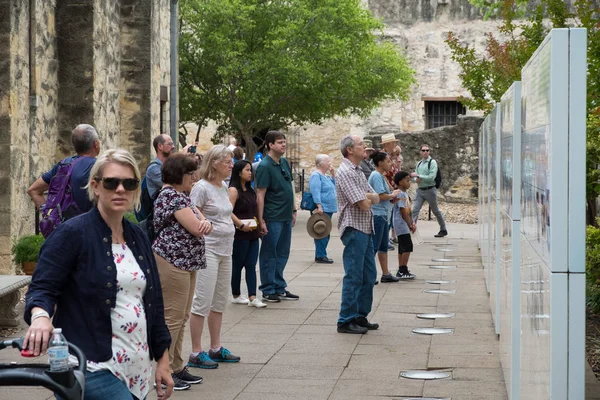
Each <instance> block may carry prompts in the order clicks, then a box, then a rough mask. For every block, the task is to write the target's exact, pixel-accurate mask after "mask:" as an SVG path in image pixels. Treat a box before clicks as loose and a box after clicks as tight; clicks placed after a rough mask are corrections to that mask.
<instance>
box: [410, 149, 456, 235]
mask: <svg viewBox="0 0 600 400" xmlns="http://www.w3.org/2000/svg"><path fill="white" fill-rule="evenodd" d="M430 153H431V148H430V147H429V145H426V144H424V145H421V160H420V161H419V162H418V164H417V168H415V172H412V173H411V174H410V176H411V177H413V178H417V183H418V184H419V188H418V189H417V195H416V196H415V201H414V203H413V209H412V219H413V221H415V224H416V223H417V221H418V220H419V212H420V211H421V207H422V206H423V202H425V201H427V202H428V203H429V207H431V211H433V214H434V215H435V217H436V218H437V222H438V224H440V231H439V232H438V234H437V235H435V237H444V236H447V235H448V231H447V230H446V221H444V216H443V215H442V212H441V211H440V209H439V207H438V204H437V190H438V189H439V187H440V186H441V184H442V173H441V172H440V170H439V168H438V165H437V162H436V161H435V160H434V159H433V158H431V155H430Z"/></svg>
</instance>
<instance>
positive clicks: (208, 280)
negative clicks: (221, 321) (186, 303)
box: [192, 250, 231, 317]
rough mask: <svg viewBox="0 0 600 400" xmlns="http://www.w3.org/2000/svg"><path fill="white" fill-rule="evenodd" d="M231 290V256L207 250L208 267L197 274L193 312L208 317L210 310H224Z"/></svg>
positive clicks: (219, 311)
mask: <svg viewBox="0 0 600 400" xmlns="http://www.w3.org/2000/svg"><path fill="white" fill-rule="evenodd" d="M230 291H231V256H220V255H217V254H215V253H213V252H211V251H209V250H206V268H205V269H201V270H198V273H197V274H196V290H195V292H194V299H193V300H192V314H195V315H200V316H202V317H206V316H208V313H209V312H210V311H214V312H218V313H222V312H224V311H225V308H226V307H227V303H228V302H229V292H230Z"/></svg>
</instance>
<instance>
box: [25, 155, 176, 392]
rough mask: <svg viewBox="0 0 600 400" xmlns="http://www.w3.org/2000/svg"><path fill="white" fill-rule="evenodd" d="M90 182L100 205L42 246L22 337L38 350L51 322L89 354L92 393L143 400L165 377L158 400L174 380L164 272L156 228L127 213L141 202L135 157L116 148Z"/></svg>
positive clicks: (88, 381)
mask: <svg viewBox="0 0 600 400" xmlns="http://www.w3.org/2000/svg"><path fill="white" fill-rule="evenodd" d="M87 187H88V195H89V198H90V200H91V201H93V202H94V204H95V207H94V208H92V209H91V210H90V211H89V212H87V213H85V214H82V215H79V216H77V217H75V218H71V219H70V220H68V221H66V222H64V223H63V224H61V225H60V226H59V227H58V229H56V230H55V231H54V232H53V233H52V235H50V236H49V237H48V239H46V242H45V243H44V245H43V246H42V249H41V251H40V257H39V262H38V264H37V267H36V269H35V273H34V274H33V278H32V281H31V285H30V286H29V290H28V292H27V296H26V304H25V321H26V322H27V323H29V324H30V325H31V326H30V328H29V330H28V331H27V334H26V335H25V340H24V343H23V345H24V346H27V347H28V348H29V349H30V350H31V351H32V352H33V353H34V355H35V356H38V355H40V352H44V351H46V349H47V345H48V339H49V338H50V336H51V333H52V329H53V328H54V327H57V328H62V331H63V334H64V335H65V337H66V339H67V340H68V341H69V342H70V343H73V344H75V345H76V346H77V347H79V348H80V349H81V350H82V351H83V352H84V353H85V355H86V357H87V359H88V363H87V372H86V375H85V398H86V399H91V400H107V399H144V398H146V395H147V394H148V392H149V391H150V389H151V388H152V385H153V383H154V382H156V384H157V389H156V392H157V398H158V399H159V400H165V399H167V398H168V397H169V396H170V395H171V391H172V388H173V379H172V378H171V375H170V374H169V358H168V348H169V345H170V344H171V337H170V336H169V331H168V329H167V326H166V325H165V319H164V315H163V299H162V294H161V290H160V285H159V281H160V279H159V275H158V271H157V268H156V262H155V261H154V257H153V255H152V250H151V248H150V243H149V241H148V238H147V236H146V235H145V233H144V232H143V231H142V230H141V229H140V228H139V227H138V226H136V225H134V224H132V223H131V222H129V221H128V220H127V219H125V218H123V216H124V214H125V212H127V211H129V210H131V209H136V208H139V205H140V171H139V169H138V167H137V163H136V161H135V159H134V158H133V157H132V156H131V154H130V153H129V152H127V151H125V150H121V149H112V150H107V151H106V152H104V153H103V154H102V155H101V156H100V157H98V159H97V160H96V163H95V164H94V167H93V168H92V170H91V171H90V180H89V183H88V186H87ZM50 318H52V320H51V319H50ZM152 359H154V360H156V361H157V364H156V369H155V373H154V379H152V364H151V360H152ZM165 388H166V390H165Z"/></svg>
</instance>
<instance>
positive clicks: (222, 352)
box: [208, 346, 240, 363]
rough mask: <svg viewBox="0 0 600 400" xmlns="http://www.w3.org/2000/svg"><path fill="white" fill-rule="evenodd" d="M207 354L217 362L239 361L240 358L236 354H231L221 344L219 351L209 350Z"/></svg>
mask: <svg viewBox="0 0 600 400" xmlns="http://www.w3.org/2000/svg"><path fill="white" fill-rule="evenodd" d="M208 355H209V357H210V358H211V360H214V361H217V362H230V363H235V362H240V358H239V357H238V356H234V355H233V354H231V352H230V351H229V350H227V349H226V348H225V347H223V346H221V348H220V349H219V351H212V350H209V351H208Z"/></svg>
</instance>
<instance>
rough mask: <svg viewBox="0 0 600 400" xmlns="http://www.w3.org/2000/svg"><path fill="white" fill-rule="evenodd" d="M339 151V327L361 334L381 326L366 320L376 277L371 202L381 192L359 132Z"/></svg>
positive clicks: (342, 331)
mask: <svg viewBox="0 0 600 400" xmlns="http://www.w3.org/2000/svg"><path fill="white" fill-rule="evenodd" d="M340 151H341V152H342V155H343V156H344V159H343V160H342V164H341V165H340V167H339V168H338V172H337V174H336V190H337V202H338V211H339V218H338V229H339V231H340V238H341V240H342V243H343V244H344V252H343V255H342V258H343V262H344V272H345V273H344V280H343V282H342V305H341V309H340V314H339V317H338V323H337V325H338V326H337V331H338V332H339V333H360V334H362V333H367V331H368V330H375V329H377V328H379V325H378V324H373V323H370V322H369V321H368V320H367V316H368V315H369V313H370V312H371V307H372V305H373V286H374V285H375V280H376V279H377V269H376V265H375V252H374V251H373V240H372V236H373V232H374V229H373V211H372V210H371V206H372V205H373V204H377V203H379V196H378V195H377V193H375V191H374V190H373V188H372V187H371V186H370V185H369V183H368V182H367V179H366V178H365V175H364V173H363V172H362V170H361V169H360V166H359V164H360V161H361V160H362V159H363V158H364V156H365V145H364V143H363V141H362V139H361V138H359V137H358V136H346V137H344V138H343V139H342V140H341V142H340Z"/></svg>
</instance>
